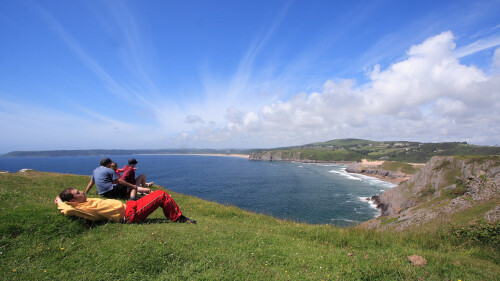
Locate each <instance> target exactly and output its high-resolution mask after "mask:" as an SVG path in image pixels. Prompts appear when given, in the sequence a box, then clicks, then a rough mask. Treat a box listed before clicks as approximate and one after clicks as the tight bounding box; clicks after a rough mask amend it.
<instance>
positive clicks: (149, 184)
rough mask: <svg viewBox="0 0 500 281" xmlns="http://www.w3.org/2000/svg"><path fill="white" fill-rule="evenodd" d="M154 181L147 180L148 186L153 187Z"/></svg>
mask: <svg viewBox="0 0 500 281" xmlns="http://www.w3.org/2000/svg"><path fill="white" fill-rule="evenodd" d="M154 183H155V182H154V181H152V182H147V183H146V187H152V186H153V184H154Z"/></svg>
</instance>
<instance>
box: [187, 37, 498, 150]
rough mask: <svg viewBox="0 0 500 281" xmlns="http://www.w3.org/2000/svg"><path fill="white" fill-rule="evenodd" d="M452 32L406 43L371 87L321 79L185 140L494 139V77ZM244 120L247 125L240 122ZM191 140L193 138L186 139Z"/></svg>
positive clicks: (372, 75)
mask: <svg viewBox="0 0 500 281" xmlns="http://www.w3.org/2000/svg"><path fill="white" fill-rule="evenodd" d="M454 47H455V43H454V39H453V34H452V33H451V32H449V31H448V32H443V33H441V34H439V35H436V36H433V37H430V38H428V39H427V40H425V41H424V42H423V43H421V44H418V45H414V46H412V47H411V48H410V49H409V51H408V57H407V58H406V59H404V60H402V61H399V62H396V63H393V64H391V65H390V66H389V67H387V68H386V69H381V68H380V67H379V66H376V67H374V69H373V71H371V72H370V76H369V79H370V81H369V83H367V84H366V85H356V83H355V81H354V80H340V81H335V82H334V81H327V82H326V83H325V85H324V87H323V90H322V91H321V92H312V93H308V94H307V93H301V94H297V95H295V96H293V97H292V98H291V99H290V100H288V101H285V102H277V103H273V104H269V105H267V106H264V107H262V108H261V110H260V111H258V112H248V113H246V114H244V113H242V112H239V111H238V110H237V109H232V115H231V118H227V120H228V123H227V124H226V125H224V126H218V127H217V126H214V125H211V126H204V127H201V128H200V129H198V130H197V131H195V132H193V133H192V134H185V135H184V137H185V138H186V139H189V140H191V141H193V142H196V140H197V139H212V140H218V141H222V140H224V141H228V140H231V139H238V140H239V141H241V140H242V139H246V140H247V143H246V144H247V145H250V144H251V143H252V142H255V141H257V140H259V143H267V144H269V145H283V144H300V143H306V142H308V141H315V140H318V139H325V140H326V139H331V138H339V137H364V138H372V139H388V138H390V139H404V138H410V139H415V136H418V138H420V139H425V140H427V141H428V140H435V141H443V140H465V141H470V142H473V143H478V142H479V143H491V142H494V141H495V140H498V139H500V126H498V125H497V124H500V123H498V122H500V114H499V113H498V111H497V110H496V108H498V106H500V99H499V98H500V91H499V90H498V89H500V87H498V86H499V85H500V77H499V76H487V75H486V74H485V73H483V72H482V71H481V70H479V69H478V68H476V67H474V66H466V65H463V64H461V63H460V61H459V60H458V58H457V56H456V55H455V54H454V52H453V51H454ZM243 120H246V121H245V122H243ZM191 137H192V138H191Z"/></svg>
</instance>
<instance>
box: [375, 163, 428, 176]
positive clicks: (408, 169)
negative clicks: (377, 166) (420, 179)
mask: <svg viewBox="0 0 500 281" xmlns="http://www.w3.org/2000/svg"><path fill="white" fill-rule="evenodd" d="M381 168H382V169H384V170H389V171H394V172H399V171H400V172H403V173H405V174H409V175H413V174H416V173H417V172H418V171H419V170H418V169H416V168H414V167H413V166H412V165H410V164H408V163H403V162H396V161H384V163H383V164H382V166H381Z"/></svg>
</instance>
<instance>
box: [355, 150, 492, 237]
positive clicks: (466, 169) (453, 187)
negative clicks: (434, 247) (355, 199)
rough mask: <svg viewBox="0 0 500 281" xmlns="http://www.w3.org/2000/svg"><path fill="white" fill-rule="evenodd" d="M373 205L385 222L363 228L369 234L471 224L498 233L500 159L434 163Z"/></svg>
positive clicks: (376, 221)
mask: <svg viewBox="0 0 500 281" xmlns="http://www.w3.org/2000/svg"><path fill="white" fill-rule="evenodd" d="M374 199H375V201H376V202H377V203H378V204H379V207H380V208H381V209H382V215H383V217H379V218H376V219H373V220H371V221H368V222H366V223H364V226H365V227H368V228H373V227H378V228H383V229H395V230H402V229H407V228H413V229H415V228H420V227H423V226H425V225H431V226H432V225H434V226H436V227H438V226H440V225H442V224H448V223H453V222H457V221H458V222H470V221H475V222H481V223H486V224H492V227H493V229H497V230H500V225H499V222H500V156H458V157H438V156H436V157H433V158H432V159H431V160H430V161H429V162H428V163H427V164H426V165H425V167H424V168H422V169H421V170H420V171H419V172H418V173H416V174H415V175H413V176H412V177H411V178H410V179H409V180H407V181H406V182H404V183H402V184H400V185H399V186H397V187H394V188H392V189H389V190H386V191H385V192H383V193H382V194H380V195H379V196H375V197H374ZM495 239H497V240H499V239H500V232H497V237H496V238H495ZM499 241H500V240H499ZM499 244H500V243H499Z"/></svg>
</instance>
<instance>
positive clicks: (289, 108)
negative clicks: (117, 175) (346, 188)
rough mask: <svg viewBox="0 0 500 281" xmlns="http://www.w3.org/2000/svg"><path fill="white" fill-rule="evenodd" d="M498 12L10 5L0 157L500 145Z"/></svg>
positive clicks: (3, 19)
mask: <svg viewBox="0 0 500 281" xmlns="http://www.w3.org/2000/svg"><path fill="white" fill-rule="evenodd" d="M498 15H500V1H401V0H387V1H384V0H380V1H357V0H353V1H329V0H324V1H317V0H308V1H306V0H297V1H281V0H273V1H268V0H265V1H264V0H263V1H260V0H252V1H243V0H236V1H234V0H227V1H220V0H208V1H207V0H202V1H170V0H164V1H157V0H150V1H138V0H137V1H136V0H134V1H96V0H86V1H81V0H72V1H65V0H44V1H28V0H26V1H18V0H9V1H0V42H1V43H0V132H1V134H0V135H1V136H2V137H1V138H0V152H9V151H14V150H57V149H159V148H218V149H223V148H235V149H243V148H271V147H281V146H292V145H302V144H307V143H312V142H320V141H328V140H332V139H340V138H361V139H369V140H375V141H377V140H378V141H384V140H397V141H403V140H406V141H420V142H443V141H452V142H454V141H458V142H463V141H466V142H468V143H471V144H478V145H496V144H500V16H498Z"/></svg>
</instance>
